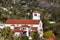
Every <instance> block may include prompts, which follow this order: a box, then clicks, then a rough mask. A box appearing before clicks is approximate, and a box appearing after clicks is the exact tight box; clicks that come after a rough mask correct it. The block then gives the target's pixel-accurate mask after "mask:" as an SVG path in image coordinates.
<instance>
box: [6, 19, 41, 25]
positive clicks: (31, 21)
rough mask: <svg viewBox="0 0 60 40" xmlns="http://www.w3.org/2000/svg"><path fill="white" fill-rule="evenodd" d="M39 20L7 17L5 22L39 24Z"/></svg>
mask: <svg viewBox="0 0 60 40" xmlns="http://www.w3.org/2000/svg"><path fill="white" fill-rule="evenodd" d="M39 22H40V20H13V19H9V20H7V21H6V24H39Z"/></svg>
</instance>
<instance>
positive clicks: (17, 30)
mask: <svg viewBox="0 0 60 40" xmlns="http://www.w3.org/2000/svg"><path fill="white" fill-rule="evenodd" d="M14 32H26V31H25V30H19V29H14V30H11V32H10V33H14Z"/></svg>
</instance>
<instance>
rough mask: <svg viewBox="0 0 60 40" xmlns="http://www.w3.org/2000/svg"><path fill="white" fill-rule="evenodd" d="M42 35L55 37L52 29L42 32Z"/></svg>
mask: <svg viewBox="0 0 60 40" xmlns="http://www.w3.org/2000/svg"><path fill="white" fill-rule="evenodd" d="M44 37H45V38H50V37H55V36H54V33H53V31H52V30H49V31H47V32H45V33H44Z"/></svg>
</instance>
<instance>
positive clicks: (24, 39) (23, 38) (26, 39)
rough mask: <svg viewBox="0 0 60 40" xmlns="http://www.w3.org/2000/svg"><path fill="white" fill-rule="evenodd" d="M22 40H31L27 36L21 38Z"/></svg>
mask: <svg viewBox="0 0 60 40" xmlns="http://www.w3.org/2000/svg"><path fill="white" fill-rule="evenodd" d="M20 40H29V39H28V37H27V36H21V37H20Z"/></svg>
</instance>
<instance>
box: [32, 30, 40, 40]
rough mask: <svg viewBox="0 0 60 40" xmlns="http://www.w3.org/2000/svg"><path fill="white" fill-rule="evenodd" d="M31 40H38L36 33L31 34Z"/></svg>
mask: <svg viewBox="0 0 60 40" xmlns="http://www.w3.org/2000/svg"><path fill="white" fill-rule="evenodd" d="M31 37H32V40H40V37H39V34H38V33H37V32H36V31H32V32H31Z"/></svg>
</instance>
